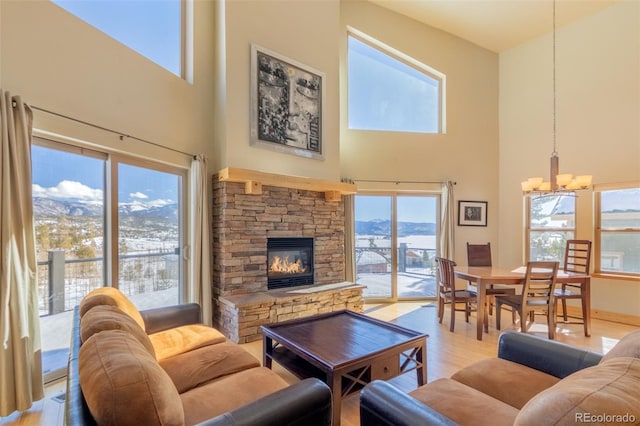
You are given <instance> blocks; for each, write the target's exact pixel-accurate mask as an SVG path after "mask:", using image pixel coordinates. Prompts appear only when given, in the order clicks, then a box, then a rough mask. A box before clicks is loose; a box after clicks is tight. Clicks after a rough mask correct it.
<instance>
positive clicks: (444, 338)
mask: <svg viewBox="0 0 640 426" xmlns="http://www.w3.org/2000/svg"><path fill="white" fill-rule="evenodd" d="M447 309H448V308H447ZM365 313H366V314H367V315H371V316H372V317H375V318H379V319H382V320H385V321H391V322H395V323H397V324H399V325H402V326H404V327H407V328H413V329H416V330H418V331H423V332H426V333H428V334H429V338H428V340H427V376H428V381H429V382H430V381H432V380H435V379H437V378H441V377H448V376H450V375H451V374H453V373H454V372H455V371H457V370H459V369H460V368H462V367H464V366H466V365H469V364H471V363H473V362H475V361H477V360H480V359H483V358H487V357H494V356H495V355H496V344H497V340H498V335H499V334H500V332H499V331H497V330H496V329H495V317H491V319H490V328H489V333H488V334H485V335H484V339H483V340H482V341H481V342H480V341H478V340H476V338H475V333H476V328H475V316H472V318H471V322H470V323H465V321H464V314H463V313H459V314H458V316H457V317H456V324H455V332H453V333H451V332H449V321H448V319H449V315H448V310H447V312H445V320H444V323H443V324H438V320H437V313H436V308H435V306H434V305H430V304H425V303H395V304H389V305H365ZM503 315H504V317H503V321H502V323H503V329H508V328H515V327H516V326H511V325H510V324H509V323H510V322H511V321H509V319H510V316H511V315H510V314H509V313H507V312H505V313H503ZM538 321H542V319H540V320H538ZM635 329H636V327H634V326H632V325H625V324H619V323H613V322H607V321H601V320H593V321H592V335H591V337H585V336H584V334H583V331H582V326H581V325H568V326H563V325H560V326H559V328H558V331H557V333H556V340H558V341H562V342H566V343H569V344H572V345H575V346H578V347H582V348H585V349H589V350H592V351H594V352H599V353H605V352H607V351H608V350H609V348H611V346H613V345H614V344H615V343H616V342H617V341H618V340H619V339H620V338H621V337H622V336H624V335H625V334H627V333H629V332H630V331H633V330H635ZM529 332H530V333H532V334H537V335H540V336H542V337H545V338H546V336H547V330H546V326H545V325H544V324H542V322H541V323H540V324H535V325H533V326H532V328H531V329H530V330H529ZM243 346H244V347H245V348H246V349H247V350H249V351H250V352H251V353H252V354H253V355H255V356H256V357H257V358H258V359H260V360H262V342H261V341H256V342H252V343H248V344H245V345H243ZM273 369H274V371H276V372H277V373H278V374H280V375H281V376H282V377H283V378H284V379H285V380H287V381H288V382H290V383H294V382H296V381H297V380H298V379H297V378H295V377H294V376H293V375H292V374H291V373H289V372H288V371H286V370H284V369H283V368H282V367H280V366H279V365H278V364H277V363H274V366H273ZM390 382H391V383H393V384H394V385H396V386H397V387H399V388H401V389H403V390H405V391H410V390H413V389H415V388H416V376H415V372H411V373H407V374H405V375H402V376H399V377H397V378H395V379H392V380H391V381H390ZM64 392H65V382H64V380H62V381H58V382H56V383H54V384H52V385H49V386H47V387H46V397H45V398H44V399H43V400H41V401H38V402H36V403H35V404H34V406H33V407H32V408H31V409H30V410H28V411H26V412H23V413H14V414H13V415H11V416H9V417H4V418H0V425H7V426H8V425H12V426H13V425H15V426H34V425H46V426H57V425H62V424H63V410H64V401H61V400H60V398H61V397H62V398H63V397H64ZM56 397H57V398H56ZM341 417H342V425H344V426H358V425H359V424H360V421H359V419H360V416H359V412H358V394H357V393H355V394H352V395H349V396H347V397H346V398H345V399H344V400H343V404H342V416H341Z"/></svg>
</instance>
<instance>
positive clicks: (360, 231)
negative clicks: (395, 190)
mask: <svg viewBox="0 0 640 426" xmlns="http://www.w3.org/2000/svg"><path fill="white" fill-rule="evenodd" d="M439 203H440V197H439V196H437V195H408V194H407V195H405V194H375V195H374V194H372V195H358V196H356V199H355V230H356V231H355V232H356V247H355V259H356V282H358V283H359V284H364V285H366V286H367V288H366V289H365V290H364V292H363V295H364V297H365V298H367V299H380V300H398V299H425V298H434V297H435V296H436V293H435V268H434V257H435V255H436V247H437V240H438V237H437V230H438V226H437V217H438V209H439Z"/></svg>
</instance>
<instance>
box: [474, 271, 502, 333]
mask: <svg viewBox="0 0 640 426" xmlns="http://www.w3.org/2000/svg"><path fill="white" fill-rule="evenodd" d="M486 299H487V283H486V282H485V281H484V280H483V279H482V278H481V279H479V280H478V312H477V313H476V317H477V318H476V338H477V339H478V340H482V330H483V328H484V327H485V321H484V315H485V312H484V310H485V306H484V305H485V303H486ZM496 315H499V313H497V312H496ZM486 326H487V331H488V328H489V325H488V324H486Z"/></svg>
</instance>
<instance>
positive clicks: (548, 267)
mask: <svg viewBox="0 0 640 426" xmlns="http://www.w3.org/2000/svg"><path fill="white" fill-rule="evenodd" d="M558 267H559V262H538V261H531V262H528V263H527V271H526V273H525V276H524V286H523V288H522V293H521V294H518V295H506V296H496V328H497V329H498V330H500V317H501V315H500V314H501V311H502V307H503V306H505V305H506V306H510V307H511V308H512V309H514V310H515V311H517V312H518V314H519V315H520V331H522V332H523V333H526V332H527V330H528V329H529V327H530V326H531V323H533V322H534V320H535V317H534V314H535V313H536V312H545V314H546V317H547V326H548V327H549V339H553V338H555V334H556V333H555V332H556V312H555V311H556V310H555V308H556V305H555V296H554V290H555V286H556V278H557V276H558ZM527 320H530V321H529V322H528V321H527Z"/></svg>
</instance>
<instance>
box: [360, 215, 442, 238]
mask: <svg viewBox="0 0 640 426" xmlns="http://www.w3.org/2000/svg"><path fill="white" fill-rule="evenodd" d="M356 234H358V235H391V221H390V220H386V219H373V220H367V221H361V220H356ZM409 235H436V224H435V223H424V222H398V236H399V237H407V236H409Z"/></svg>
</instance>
